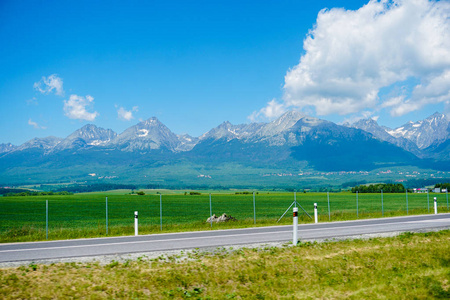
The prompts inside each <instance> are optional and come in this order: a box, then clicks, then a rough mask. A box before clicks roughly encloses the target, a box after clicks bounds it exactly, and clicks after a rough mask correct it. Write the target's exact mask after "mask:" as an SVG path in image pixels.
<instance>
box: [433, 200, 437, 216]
mask: <svg viewBox="0 0 450 300" xmlns="http://www.w3.org/2000/svg"><path fill="white" fill-rule="evenodd" d="M434 214H435V215H437V200H436V197H434Z"/></svg>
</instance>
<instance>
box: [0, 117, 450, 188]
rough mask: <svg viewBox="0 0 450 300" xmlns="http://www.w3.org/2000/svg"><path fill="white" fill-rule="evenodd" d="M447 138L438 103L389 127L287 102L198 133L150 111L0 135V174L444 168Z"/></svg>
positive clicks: (126, 178)
mask: <svg viewBox="0 0 450 300" xmlns="http://www.w3.org/2000/svg"><path fill="white" fill-rule="evenodd" d="M449 141H450V122H449V119H448V118H447V117H446V116H445V115H443V114H441V113H435V114H433V115H431V116H430V117H428V118H426V119H425V120H421V121H418V122H415V123H413V122H409V123H407V124H405V125H403V126H401V127H399V128H396V129H390V128H387V127H383V126H380V125H378V123H377V122H376V121H375V120H373V119H363V120H359V121H357V122H355V123H353V124H349V123H346V124H343V125H338V124H335V123H333V122H329V121H326V120H322V119H318V118H314V117H310V116H307V115H305V114H303V113H300V112H297V111H289V112H286V113H285V114H283V115H282V116H280V117H279V118H278V119H276V120H274V121H272V122H269V123H250V124H240V125H233V124H231V123H230V122H223V123H222V124H220V125H219V126H217V127H215V128H213V129H211V130H209V131H208V132H206V133H205V134H203V135H201V136H199V137H192V136H189V135H177V134H175V133H173V132H172V131H171V130H170V129H169V128H167V127H166V126H165V125H164V124H163V123H161V122H160V121H159V120H158V119H157V118H155V117H152V118H150V119H148V120H145V121H142V122H139V123H138V124H136V125H134V126H132V127H130V128H128V129H126V130H125V131H124V132H122V133H120V134H117V133H115V132H114V131H112V130H111V129H103V128H100V127H97V126H95V125H92V124H89V125H85V126H83V127H82V128H80V129H78V130H76V131H75V132H73V133H72V134H71V135H69V136H68V137H66V138H64V139H62V138H57V137H47V138H34V139H32V140H30V141H28V142H26V143H24V144H22V145H20V146H14V145H12V144H0V183H5V184H6V183H13V182H14V183H17V182H20V183H37V182H40V183H42V182H64V181H77V180H88V179H91V178H93V177H95V178H96V179H99V178H108V179H112V178H116V180H119V181H122V182H130V181H134V182H136V181H137V182H148V183H158V182H159V183H161V184H162V185H164V184H167V183H169V182H176V183H177V184H178V185H181V186H182V185H183V184H191V183H192V182H195V180H192V178H203V177H204V174H214V175H215V180H213V181H214V182H215V184H219V183H220V184H223V185H224V186H229V185H232V182H234V181H235V180H247V179H248V178H250V177H252V176H253V177H255V178H256V177H257V178H258V179H257V181H258V182H263V181H261V180H262V177H264V175H266V174H272V173H283V174H285V173H286V172H287V173H292V172H294V173H295V174H298V173H299V172H303V171H304V170H316V171H324V172H338V171H346V172H350V171H362V170H365V171H370V170H374V169H379V168H383V167H402V166H414V167H420V168H428V169H436V170H444V171H445V170H448V167H449V166H450V156H449V150H450V148H449V147H450V142H449ZM93 174H94V175H93ZM100 175H101V176H100ZM207 178H211V175H208V176H207ZM230 178H232V179H233V180H231V181H230Z"/></svg>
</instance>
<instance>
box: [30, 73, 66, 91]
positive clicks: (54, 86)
mask: <svg viewBox="0 0 450 300" xmlns="http://www.w3.org/2000/svg"><path fill="white" fill-rule="evenodd" d="M33 87H34V89H35V90H37V91H39V92H41V93H42V94H50V93H51V92H53V91H55V94H56V95H58V96H64V90H63V80H62V78H60V77H58V75H56V74H52V75H50V76H48V77H45V76H43V77H42V79H41V80H40V81H38V82H35V83H34V85H33Z"/></svg>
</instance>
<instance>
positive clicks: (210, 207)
mask: <svg viewBox="0 0 450 300" xmlns="http://www.w3.org/2000/svg"><path fill="white" fill-rule="evenodd" d="M209 220H210V223H211V228H212V222H213V220H212V204H211V193H209Z"/></svg>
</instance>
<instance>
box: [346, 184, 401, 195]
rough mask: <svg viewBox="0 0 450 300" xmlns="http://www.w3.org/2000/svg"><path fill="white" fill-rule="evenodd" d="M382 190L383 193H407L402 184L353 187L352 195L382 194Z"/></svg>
mask: <svg viewBox="0 0 450 300" xmlns="http://www.w3.org/2000/svg"><path fill="white" fill-rule="evenodd" d="M381 190H383V193H404V192H405V191H406V189H405V187H404V186H403V184H401V183H397V184H392V183H379V184H371V185H359V186H356V187H353V188H352V193H356V192H358V193H381Z"/></svg>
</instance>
